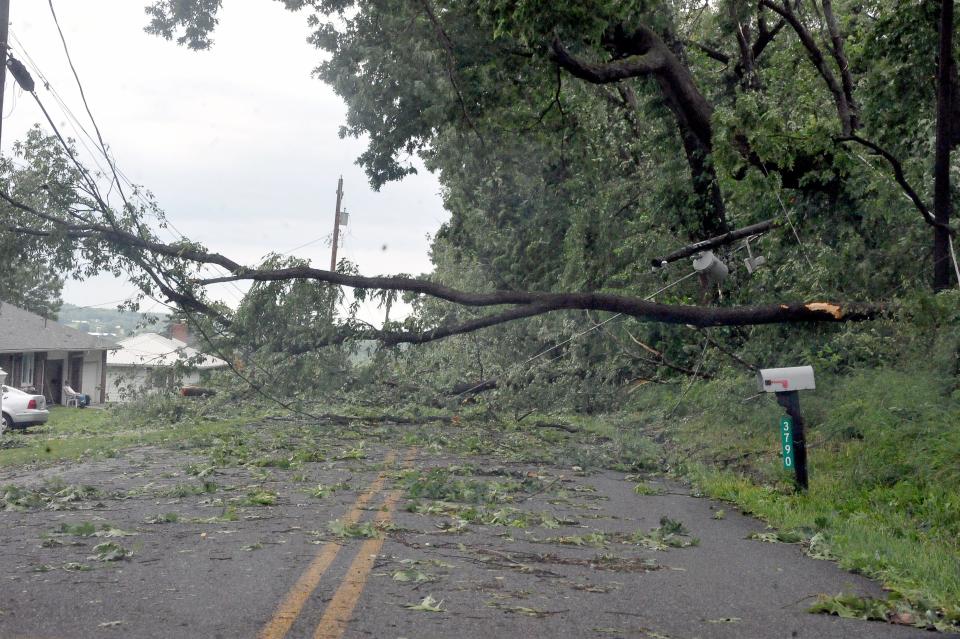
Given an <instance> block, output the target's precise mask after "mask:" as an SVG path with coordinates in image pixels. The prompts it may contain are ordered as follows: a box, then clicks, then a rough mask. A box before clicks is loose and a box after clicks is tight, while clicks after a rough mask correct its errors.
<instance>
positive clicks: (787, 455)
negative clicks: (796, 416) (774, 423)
mask: <svg viewBox="0 0 960 639" xmlns="http://www.w3.org/2000/svg"><path fill="white" fill-rule="evenodd" d="M780 445H781V446H782V447H783V467H784V468H786V469H787V470H791V469H792V468H793V418H791V417H790V416H788V415H784V416H783V417H781V418H780Z"/></svg>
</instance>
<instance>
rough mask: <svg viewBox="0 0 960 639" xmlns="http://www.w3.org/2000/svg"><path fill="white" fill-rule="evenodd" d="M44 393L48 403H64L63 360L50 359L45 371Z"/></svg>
mask: <svg viewBox="0 0 960 639" xmlns="http://www.w3.org/2000/svg"><path fill="white" fill-rule="evenodd" d="M43 395H44V397H46V398H47V403H54V404H62V403H63V360H62V359H48V360H47V363H46V369H45V370H44V373H43Z"/></svg>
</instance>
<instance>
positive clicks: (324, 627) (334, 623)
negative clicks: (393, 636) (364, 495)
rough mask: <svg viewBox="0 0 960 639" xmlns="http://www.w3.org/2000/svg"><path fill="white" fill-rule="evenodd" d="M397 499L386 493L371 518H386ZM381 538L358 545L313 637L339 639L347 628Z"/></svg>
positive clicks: (394, 495) (378, 519)
mask: <svg viewBox="0 0 960 639" xmlns="http://www.w3.org/2000/svg"><path fill="white" fill-rule="evenodd" d="M399 499H400V492H399V491H396V490H395V491H393V492H391V493H389V494H388V495H387V498H386V500H384V502H383V507H384V510H383V511H380V512H378V513H377V516H376V518H375V520H376V521H377V522H382V521H387V520H389V519H390V515H391V514H392V512H393V508H394V506H396V504H397V501H398V500H399ZM383 541H384V540H383V537H378V538H376V539H368V540H367V541H365V542H363V545H362V546H360V552H359V553H357V556H356V558H355V559H354V560H353V563H352V564H350V569H349V570H348V571H347V576H346V577H345V578H344V580H343V583H342V584H341V585H340V587H339V588H338V589H337V592H336V593H334V595H333V599H331V600H330V603H329V604H328V605H327V610H326V611H325V612H324V613H323V618H321V619H320V625H319V626H317V631H316V632H315V633H313V639H340V637H342V636H343V633H344V632H345V631H346V629H347V623H349V621H350V617H351V616H352V615H353V609H354V608H356V606H357V602H358V601H359V600H360V595H361V594H362V593H363V588H364V586H366V584H367V578H368V577H369V576H370V573H371V572H372V571H373V565H374V563H376V561H377V555H378V554H379V553H380V549H381V548H383Z"/></svg>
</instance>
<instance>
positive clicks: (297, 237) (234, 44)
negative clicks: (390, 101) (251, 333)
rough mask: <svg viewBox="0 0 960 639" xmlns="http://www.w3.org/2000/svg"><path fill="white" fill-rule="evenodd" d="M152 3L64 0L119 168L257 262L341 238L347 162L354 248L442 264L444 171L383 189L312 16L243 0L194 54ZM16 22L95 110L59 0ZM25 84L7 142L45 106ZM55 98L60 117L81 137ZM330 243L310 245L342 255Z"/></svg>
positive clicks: (404, 267) (200, 232)
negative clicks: (375, 183) (325, 71)
mask: <svg viewBox="0 0 960 639" xmlns="http://www.w3.org/2000/svg"><path fill="white" fill-rule="evenodd" d="M145 4H147V0H86V1H84V2H77V0H59V1H58V2H56V3H55V7H56V9H57V15H58V17H59V18H60V23H61V26H62V27H63V28H64V31H65V33H66V37H67V42H68V44H69V46H70V49H71V54H72V56H73V59H74V64H75V65H76V66H77V70H78V71H79V74H80V77H81V80H82V81H83V83H84V88H85V90H86V93H87V98H88V100H89V102H90V106H91V108H92V110H93V114H94V116H95V117H96V119H97V123H98V124H99V126H100V129H101V131H102V133H103V135H104V137H105V139H106V141H107V143H108V144H109V145H110V147H111V149H112V151H113V154H114V155H115V157H116V159H117V163H118V166H119V167H120V169H121V170H122V171H123V172H124V173H125V174H126V175H127V176H128V177H129V178H130V180H132V181H133V182H134V183H136V184H142V185H144V186H146V187H147V188H149V189H150V190H151V191H153V193H154V194H155V195H156V197H157V200H158V201H159V203H160V205H161V207H162V208H163V209H164V210H165V211H166V213H167V216H168V218H169V219H170V221H171V222H172V223H173V224H174V225H175V226H176V228H177V229H179V230H180V231H182V232H183V233H184V234H185V235H186V236H188V237H189V238H191V239H193V240H197V241H200V242H203V243H204V244H206V245H207V246H209V247H210V248H213V249H216V250H217V251H219V252H222V253H224V254H225V255H228V256H230V257H232V258H233V259H235V260H237V261H241V262H247V263H255V262H256V261H257V260H258V259H259V258H260V257H262V256H263V255H264V254H266V253H267V252H269V251H280V252H285V251H288V250H290V249H292V248H293V247H295V246H298V245H300V244H303V243H305V242H308V241H310V240H314V239H317V238H328V237H329V235H330V234H331V231H332V227H333V209H334V191H335V189H336V182H337V177H338V176H339V175H341V174H342V175H343V178H344V191H345V198H344V206H345V208H346V209H347V210H348V211H349V212H350V224H349V226H347V227H345V228H344V231H345V234H344V235H345V236H344V239H343V246H342V249H341V253H340V255H342V256H345V257H347V258H349V259H351V260H353V261H355V262H356V263H358V264H359V266H360V269H361V272H363V273H365V274H380V273H396V272H408V273H421V272H425V271H427V270H429V268H430V263H429V259H428V256H427V247H428V241H427V235H428V234H430V233H434V232H436V230H437V229H438V228H439V226H440V224H441V223H442V222H443V221H444V220H445V219H446V218H447V215H446V212H445V211H444V210H443V207H442V204H441V201H440V197H439V190H440V189H439V185H438V184H437V181H436V179H435V178H434V177H433V176H432V175H430V174H428V173H427V172H425V171H421V173H420V174H419V175H416V176H411V177H409V178H407V179H406V180H405V181H404V182H402V183H400V184H394V185H388V186H386V187H384V188H383V189H382V190H381V191H380V192H374V191H373V190H371V189H370V187H369V185H368V184H367V181H366V177H365V176H364V174H363V172H362V170H361V169H360V167H358V166H356V165H355V164H354V159H355V158H356V157H357V156H358V155H359V154H360V153H361V152H362V150H363V148H364V143H363V141H361V140H353V139H346V140H341V139H340V138H339V137H338V135H337V130H338V127H339V126H340V124H342V123H343V121H344V119H345V118H344V112H345V107H344V105H343V103H342V102H341V101H340V99H339V98H338V97H337V96H336V95H334V93H333V91H332V90H330V89H329V88H328V87H327V86H326V85H325V84H323V83H322V82H320V81H318V80H314V79H312V78H311V75H310V74H311V70H312V69H313V68H314V67H315V66H316V64H317V63H318V61H319V60H320V53H319V52H318V51H317V50H315V49H313V48H312V47H311V46H310V45H309V44H307V43H306V41H305V40H306V37H307V35H308V28H307V26H306V15H304V14H292V13H290V12H288V11H285V10H284V9H283V8H282V7H281V6H280V5H279V4H278V3H276V2H272V1H270V0H231V1H230V2H226V3H224V4H225V7H224V9H223V11H222V14H221V23H220V27H219V28H218V30H217V32H216V35H215V41H216V43H215V46H214V47H213V49H212V50H210V51H206V52H192V51H189V50H187V49H185V48H182V47H178V46H177V45H176V44H175V43H172V42H167V41H165V40H163V39H161V38H158V37H155V36H149V35H147V34H146V33H144V32H143V26H144V25H145V24H146V21H147V19H146V16H145V15H144V13H143V7H144V5H145ZM10 23H11V27H10V28H11V32H12V34H13V36H14V37H13V38H11V47H12V51H13V53H14V55H17V56H19V57H21V58H23V57H25V56H24V54H28V55H29V56H30V57H31V58H32V59H33V61H34V62H35V63H36V65H37V67H39V69H40V70H41V71H42V72H43V74H44V75H45V76H46V77H47V79H48V80H49V81H50V83H51V85H52V87H53V88H54V89H55V90H56V91H57V92H58V93H59V94H60V95H61V96H62V97H63V98H64V101H65V102H66V104H67V105H68V106H69V107H70V109H71V110H72V111H73V112H74V113H75V114H76V115H77V116H78V117H80V119H81V120H82V121H84V122H87V120H86V119H85V116H81V114H83V105H82V103H81V101H80V98H79V94H78V92H77V89H76V85H75V83H74V81H73V79H72V76H71V75H70V73H69V68H68V66H67V61H66V58H65V56H64V53H63V49H62V47H61V44H60V41H59V39H58V36H57V34H56V30H55V26H54V23H53V19H52V17H51V15H50V11H49V7H48V6H47V3H46V2H42V1H40V0H31V1H29V2H26V1H22V2H14V3H13V6H12V9H11V16H10ZM13 87H15V84H14V83H13V81H12V79H11V78H10V77H9V76H8V79H7V97H6V100H5V104H4V110H3V116H4V124H3V140H2V152H3V153H9V152H10V149H11V146H12V144H13V142H14V141H15V140H16V139H18V138H20V137H22V136H23V133H24V131H26V129H27V128H29V127H30V126H31V125H33V124H34V123H36V122H39V121H40V120H41V118H42V115H41V114H40V112H39V110H38V109H37V107H36V105H35V104H34V103H33V100H32V99H31V98H30V97H29V96H28V95H24V94H21V92H20V90H19V89H18V88H17V89H14V88H13ZM37 91H38V94H39V95H40V97H41V99H42V100H44V101H45V102H46V103H47V104H48V108H51V107H55V106H56V103H55V101H54V99H53V98H52V96H50V94H49V93H48V92H47V91H46V90H45V89H44V88H43V87H42V85H41V84H40V83H38V90H37ZM54 111H55V113H56V114H55V116H54V118H55V119H56V120H57V121H58V126H61V128H62V129H63V130H64V131H65V132H66V133H68V134H69V135H71V136H72V137H79V134H78V133H76V132H75V131H74V130H73V129H72V128H71V125H70V123H69V120H68V118H67V117H66V116H65V115H63V114H62V112H59V111H57V110H56V109H54ZM88 128H89V126H88ZM90 130H91V132H92V129H90ZM327 241H328V240H326V239H324V240H321V241H319V242H316V243H314V244H312V245H311V246H309V247H306V248H304V249H301V250H298V251H296V254H297V255H300V256H303V257H307V258H310V259H312V260H313V261H314V262H315V264H316V265H318V266H322V267H323V266H324V265H327V266H328V265H329V259H330V258H329V251H330V249H329V245H328V244H327ZM384 247H385V248H384ZM133 292H134V289H133V288H132V287H131V286H130V285H129V284H127V283H126V282H124V281H120V280H114V279H113V278H107V277H100V278H95V279H94V280H88V281H86V282H70V283H68V284H67V286H66V288H65V291H64V299H65V300H66V301H68V302H71V303H74V304H81V305H93V304H99V303H104V302H111V301H113V300H118V299H122V298H125V297H127V296H129V295H131V294H132V293H133ZM218 294H219V295H220V296H222V298H223V299H224V300H225V301H227V302H228V303H235V301H236V298H237V297H238V295H237V293H236V291H234V290H232V289H230V288H229V287H224V290H222V291H220V292H219V293H218ZM149 306H150V303H149V302H147V304H146V306H145V308H149ZM365 314H369V315H370V316H371V317H373V316H379V315H380V313H379V312H374V310H373V309H368V312H367V313H365Z"/></svg>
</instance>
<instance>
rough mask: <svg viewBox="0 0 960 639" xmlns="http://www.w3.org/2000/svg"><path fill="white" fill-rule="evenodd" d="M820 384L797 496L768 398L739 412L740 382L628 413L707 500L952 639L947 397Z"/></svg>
mask: <svg viewBox="0 0 960 639" xmlns="http://www.w3.org/2000/svg"><path fill="white" fill-rule="evenodd" d="M817 381H818V390H816V391H811V392H807V393H804V394H803V397H802V400H801V401H802V404H803V410H804V413H805V416H806V421H807V425H808V435H807V440H808V451H809V468H810V490H809V492H808V493H807V494H803V495H798V494H795V493H794V490H793V487H792V476H791V474H789V473H788V472H787V471H784V470H783V468H782V462H781V459H780V456H779V443H778V438H777V419H778V416H779V415H780V412H781V410H780V409H779V407H777V406H776V404H775V402H774V401H773V400H772V398H770V397H761V398H759V399H757V400H754V401H750V402H747V403H744V397H745V396H747V395H749V394H750V392H751V390H752V389H753V384H754V382H753V381H752V380H751V379H750V378H749V377H747V376H745V375H732V376H724V380H723V381H712V382H708V383H703V384H699V385H696V386H694V387H693V388H692V389H691V390H690V391H689V392H688V394H687V395H686V396H685V397H683V400H682V401H679V402H678V395H677V391H676V390H675V389H670V388H666V387H659V388H655V389H650V392H647V393H645V395H644V396H643V397H642V398H640V399H638V404H637V405H636V406H634V408H635V409H636V410H637V411H638V412H637V414H638V417H637V421H638V422H639V424H638V426H639V428H640V429H641V430H642V431H643V432H646V433H648V434H649V435H651V436H652V437H654V438H656V439H659V440H663V441H664V442H665V445H666V448H667V457H668V460H669V461H670V464H671V468H672V471H673V472H675V473H677V474H678V475H681V476H683V477H685V478H687V479H690V480H691V481H692V482H693V483H694V484H695V485H696V486H698V487H699V489H700V490H701V491H702V492H703V493H704V494H706V495H708V496H710V497H715V498H718V499H723V500H727V501H730V502H733V503H736V504H738V505H739V506H740V507H741V508H742V509H743V510H744V511H747V512H749V513H752V514H754V515H756V516H757V517H759V518H761V519H763V520H764V521H766V522H768V523H769V524H770V525H771V526H773V527H775V528H778V529H781V530H786V531H791V532H797V533H800V534H801V536H802V537H803V538H805V539H810V538H812V537H813V536H814V535H818V537H817V540H818V554H819V555H820V556H826V557H833V558H836V560H837V561H838V562H839V563H840V565H841V566H843V567H844V568H846V569H848V570H851V571H853V572H857V573H861V574H864V575H868V576H870V577H873V578H876V579H879V580H881V581H882V582H883V584H884V585H885V586H886V587H887V588H888V589H890V590H892V591H893V592H894V596H895V597H896V598H897V600H898V601H901V602H907V603H909V605H910V606H912V608H913V609H914V610H920V611H921V612H925V609H933V610H935V611H936V617H937V620H938V625H940V626H942V627H943V628H947V627H952V628H956V629H958V630H960V463H958V462H960V429H958V428H957V427H956V424H957V423H960V402H958V401H957V397H956V396H955V395H956V393H955V392H952V389H950V388H948V387H946V385H945V384H944V382H943V381H942V380H941V379H939V378H937V377H936V376H934V375H932V374H925V373H923V372H916V371H909V372H905V371H895V370H889V369H873V370H869V371H864V372H860V373H856V374H852V375H848V376H844V377H829V376H822V377H821V378H820V379H818V380H817ZM913 617H916V615H914V616H913ZM913 617H911V618H913ZM926 618H929V615H927V617H926ZM918 623H923V620H922V619H921V621H920V622H918ZM952 628H951V629H952Z"/></svg>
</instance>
